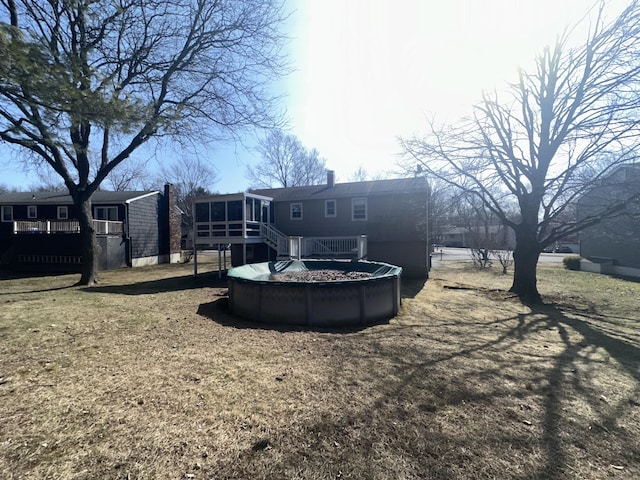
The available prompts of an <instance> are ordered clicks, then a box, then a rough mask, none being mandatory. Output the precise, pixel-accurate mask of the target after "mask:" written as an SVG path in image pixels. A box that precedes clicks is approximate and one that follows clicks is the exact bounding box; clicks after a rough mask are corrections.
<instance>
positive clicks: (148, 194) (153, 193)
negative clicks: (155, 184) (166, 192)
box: [116, 190, 160, 203]
mask: <svg viewBox="0 0 640 480" xmlns="http://www.w3.org/2000/svg"><path fill="white" fill-rule="evenodd" d="M159 193H160V191H159V190H156V191H154V192H149V193H145V194H144V195H140V196H139V197H134V198H130V199H129V200H125V201H124V203H131V202H135V201H136V200H140V199H142V198H146V197H150V196H151V195H158V194H159ZM116 203H117V202H116Z"/></svg>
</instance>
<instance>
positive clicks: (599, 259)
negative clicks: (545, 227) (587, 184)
mask: <svg viewBox="0 0 640 480" xmlns="http://www.w3.org/2000/svg"><path fill="white" fill-rule="evenodd" d="M621 201H622V202H624V203H625V204H626V205H625V208H624V209H623V210H620V211H613V212H611V214H609V215H608V216H607V218H605V219H604V220H603V221H602V222H600V223H598V224H596V225H594V226H591V227H589V228H586V229H584V230H583V231H581V232H580V234H579V242H580V255H581V256H582V257H583V258H584V259H586V261H583V262H582V263H581V269H582V270H587V271H593V272H600V273H607V274H616V275H625V276H635V277H640V253H639V252H640V164H628V165H621V166H619V167H618V168H616V169H615V170H614V171H612V173H611V174H610V175H609V176H608V177H607V178H605V179H603V180H602V181H600V182H599V183H598V184H596V185H594V186H593V187H592V188H591V189H590V190H589V191H588V192H587V193H585V194H584V195H583V196H582V197H581V198H580V199H579V200H578V205H577V215H578V219H579V220H585V219H587V218H588V217H589V216H590V215H592V214H597V213H599V212H601V211H603V210H605V209H607V208H609V207H610V206H611V205H613V204H615V203H618V202H621Z"/></svg>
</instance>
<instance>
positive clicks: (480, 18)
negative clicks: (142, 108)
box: [0, 0, 593, 193]
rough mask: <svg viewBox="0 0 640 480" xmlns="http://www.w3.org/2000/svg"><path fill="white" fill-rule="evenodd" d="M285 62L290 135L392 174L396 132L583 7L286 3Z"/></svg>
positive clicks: (540, 2) (498, 72)
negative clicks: (290, 67)
mask: <svg viewBox="0 0 640 480" xmlns="http://www.w3.org/2000/svg"><path fill="white" fill-rule="evenodd" d="M288 3H289V5H290V8H291V9H295V12H294V14H293V16H292V18H291V22H290V24H291V31H290V32H289V34H290V36H291V38H292V40H291V43H290V46H289V50H290V60H291V61H292V63H293V67H294V69H295V71H294V73H292V74H291V75H290V76H289V77H288V78H287V79H285V80H284V81H283V82H282V86H283V88H284V90H285V93H286V94H287V98H286V106H287V110H288V114H289V118H290V126H291V133H293V134H295V135H297V136H298V138H300V140H301V141H302V142H303V144H304V145H305V146H306V147H308V148H317V149H318V150H319V152H320V154H321V155H322V156H323V157H324V158H326V159H327V165H328V167H329V168H332V169H334V170H335V171H336V174H337V177H338V181H348V180H349V177H350V176H351V175H352V174H353V172H354V171H355V170H356V169H357V168H358V166H360V165H362V166H363V167H364V168H365V169H366V170H367V172H369V173H370V174H372V175H373V174H376V173H378V172H387V171H393V170H394V164H395V162H396V159H397V157H396V155H397V153H398V152H399V147H398V143H397V137H398V136H410V135H412V134H413V133H419V132H420V131H421V130H422V129H423V126H424V117H425V114H436V115H437V116H438V117H439V118H441V119H444V118H451V119H455V118H456V117H458V116H460V115H462V114H464V113H466V112H468V111H470V107H471V105H472V104H473V103H475V102H476V101H477V100H478V99H479V97H480V94H481V91H482V90H483V89H493V88H494V87H496V88H501V86H502V85H504V82H505V81H510V80H514V79H515V78H516V71H517V66H518V65H521V66H524V67H525V68H526V66H527V65H528V64H529V63H530V62H531V61H532V60H533V58H534V56H535V54H536V53H537V52H539V51H540V50H541V49H542V47H544V45H546V44H549V43H552V42H553V41H554V39H555V37H556V35H557V34H558V33H559V32H561V31H562V29H563V28H564V27H565V26H566V25H567V24H570V23H574V22H575V21H577V20H578V19H579V18H580V17H582V16H583V15H584V13H585V12H586V11H587V9H588V8H589V6H591V4H592V3H593V1H592V0H288ZM233 150H234V149H233V148H228V147H222V146H221V148H220V149H218V150H216V151H214V152H211V154H206V153H205V155H207V156H209V157H211V158H212V161H213V163H214V165H215V167H216V168H217V170H218V172H219V175H220V181H219V183H218V184H216V185H215V186H213V189H215V190H219V191H220V192H223V193H224V192H237V191H242V190H244V189H246V188H247V187H248V186H249V184H248V181H247V180H246V179H245V178H244V175H245V168H246V165H247V163H250V162H254V161H257V160H258V157H257V154H256V153H255V152H253V151H245V150H243V149H239V150H238V149H236V152H235V153H234V152H233ZM35 181H36V180H35V179H33V178H32V179H28V178H24V176H23V175H20V174H19V169H18V170H17V171H16V169H13V170H9V169H7V168H6V167H3V166H0V183H4V184H8V185H15V186H23V187H26V186H29V185H31V184H33V183H34V182H35Z"/></svg>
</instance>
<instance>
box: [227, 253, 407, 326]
mask: <svg viewBox="0 0 640 480" xmlns="http://www.w3.org/2000/svg"><path fill="white" fill-rule="evenodd" d="M401 273H402V268H400V267H396V266H394V265H389V264H386V263H379V262H364V261H360V262H356V261H349V260H345V261H341V260H290V261H282V262H265V263H254V264H249V265H242V266H241V267H235V268H232V269H231V270H229V273H228V275H227V279H228V285H229V308H230V311H231V313H233V314H235V315H238V316H241V317H243V318H246V319H249V320H255V321H257V322H265V323H271V324H289V325H306V326H324V327H337V326H343V325H366V324H369V323H374V322H379V321H382V320H388V319H390V318H392V317H394V316H395V315H397V314H398V310H399V309H400V274H401Z"/></svg>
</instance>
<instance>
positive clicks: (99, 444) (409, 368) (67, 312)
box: [0, 263, 640, 479]
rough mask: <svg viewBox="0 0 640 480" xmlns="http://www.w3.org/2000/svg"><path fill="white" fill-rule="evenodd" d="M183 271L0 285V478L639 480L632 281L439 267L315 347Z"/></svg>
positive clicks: (211, 281)
mask: <svg viewBox="0 0 640 480" xmlns="http://www.w3.org/2000/svg"><path fill="white" fill-rule="evenodd" d="M191 268H192V267H191V265H186V266H180V265H172V266H159V267H149V268H141V269H129V270H118V271H112V272H105V273H104V274H103V275H102V278H101V285H100V286H98V287H95V288H90V289H85V288H79V287H74V286H72V285H73V283H74V282H75V281H76V280H77V276H74V275H68V276H49V277H31V278H18V279H15V278H14V279H0V478H2V479H13V478H15V479H18V478H25V479H27V478H28V479H49V478H50V479H181V478H194V479H231V478H233V479H262V478H265V479H343V478H352V479H418V478H420V479H422V478H433V479H457V478H462V479H474V478H477V479H480V478H499V479H504V478H510V479H536V478H541V479H542V478H551V479H579V478H580V479H583V478H584V479H605V478H607V479H608V478H617V479H637V478H640V328H639V321H638V317H639V314H638V306H639V305H640V283H634V282H630V281H625V280H620V279H613V278H609V277H605V276H598V275H594V274H590V273H583V272H570V271H566V270H564V269H563V268H562V267H561V266H542V267H541V268H540V290H541V292H542V293H543V295H544V297H545V300H546V301H547V305H545V306H541V307H536V308H533V309H532V308H529V307H526V306H523V305H521V304H520V303H518V301H517V300H515V299H514V298H512V297H511V296H510V295H508V294H506V293H505V291H504V290H505V289H506V288H508V285H509V282H510V278H509V277H505V276H502V275H499V274H497V273H496V272H493V271H491V270H489V271H480V270H477V269H474V268H472V267H470V266H469V265H466V264H464V263H450V264H447V265H446V266H445V267H443V268H438V269H435V270H434V271H433V272H432V278H431V279H430V280H429V281H428V282H427V283H426V284H422V283H416V282H410V281H404V284H403V306H402V311H401V314H400V315H399V316H398V317H396V318H394V319H393V320H391V321H390V322H389V323H386V324H381V325H375V326H370V327H367V328H362V329H356V330H354V329H351V330H329V331H327V330H324V331H322V330H305V329H292V328H287V327H282V328H269V327H265V326H261V325H259V324H254V323H250V322H246V321H241V320H239V319H237V318H234V317H232V316H230V315H229V314H227V313H226V311H225V305H226V299H225V297H224V293H225V290H226V289H225V285H224V282H223V281H220V280H218V279H217V276H216V275H215V274H211V273H209V274H207V273H205V274H204V275H201V276H199V277H198V278H197V279H193V278H192V276H191Z"/></svg>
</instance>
